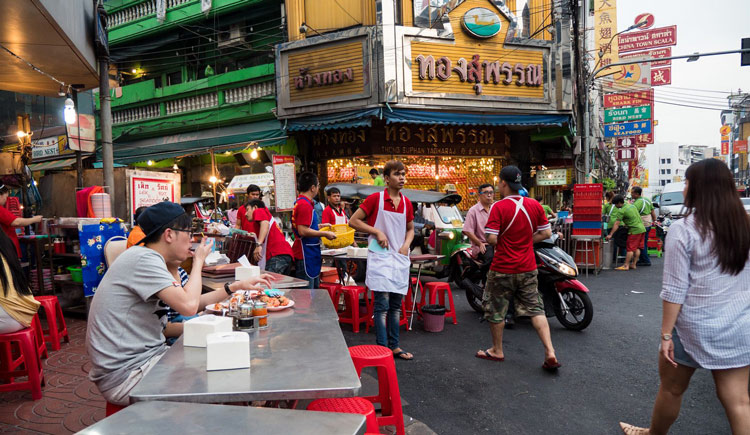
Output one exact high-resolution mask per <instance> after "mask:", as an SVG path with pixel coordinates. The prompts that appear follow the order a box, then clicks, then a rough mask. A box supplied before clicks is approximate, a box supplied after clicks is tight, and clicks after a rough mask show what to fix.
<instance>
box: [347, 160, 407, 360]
mask: <svg viewBox="0 0 750 435" xmlns="http://www.w3.org/2000/svg"><path fill="white" fill-rule="evenodd" d="M383 177H384V181H385V185H386V188H385V190H384V191H382V192H378V193H374V194H372V195H370V196H368V197H367V198H366V199H365V200H364V202H362V205H361V206H360V207H359V209H358V210H357V211H356V212H355V213H354V215H353V216H352V218H351V220H350V222H349V225H351V227H352V228H354V229H355V230H357V231H361V232H364V233H368V234H369V235H370V237H369V244H368V253H367V279H366V281H365V284H367V287H368V288H369V289H370V290H371V291H372V292H373V293H374V295H375V309H374V311H375V335H376V341H377V344H379V345H380V346H386V347H388V348H390V349H391V350H392V351H393V356H394V357H395V358H401V359H404V360H411V359H413V358H414V356H413V355H412V354H411V353H409V352H406V351H404V350H403V349H401V347H400V344H399V323H400V320H401V302H402V299H403V297H404V295H405V294H406V293H407V291H408V289H409V269H410V268H411V261H410V260H409V247H410V246H411V242H412V240H413V239H414V209H413V207H412V204H411V202H410V201H409V199H408V198H406V197H405V196H404V195H402V194H401V189H403V187H404V183H405V182H406V168H405V167H404V164H403V163H401V162H399V161H390V162H388V163H386V165H385V168H384V169H383Z"/></svg>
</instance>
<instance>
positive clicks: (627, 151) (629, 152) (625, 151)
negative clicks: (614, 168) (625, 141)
mask: <svg viewBox="0 0 750 435" xmlns="http://www.w3.org/2000/svg"><path fill="white" fill-rule="evenodd" d="M637 156H638V148H635V147H633V148H617V161H618V162H629V161H631V160H635V159H636V157H637Z"/></svg>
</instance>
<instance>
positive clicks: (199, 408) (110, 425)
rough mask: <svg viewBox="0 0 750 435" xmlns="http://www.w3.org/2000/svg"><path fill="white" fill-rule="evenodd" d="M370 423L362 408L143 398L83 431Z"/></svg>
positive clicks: (358, 428) (359, 430)
mask: <svg viewBox="0 0 750 435" xmlns="http://www.w3.org/2000/svg"><path fill="white" fill-rule="evenodd" d="M365 428H366V425H365V417H364V416H363V415H358V414H340V413H333V412H316V411H296V410H290V409H273V408H254V407H252V406H228V405H201V404H195V403H173V402H142V403H136V404H134V405H131V406H128V407H127V408H125V409H123V410H122V411H120V412H118V413H117V414H114V415H112V416H109V417H107V418H105V419H104V420H101V421H100V422H98V423H96V424H94V425H92V426H89V427H87V428H86V429H84V430H82V431H80V432H78V433H79V434H90V435H99V434H132V433H138V434H141V435H145V434H159V435H167V434H174V435H184V434H189V433H196V434H210V433H219V432H220V433H237V434H263V435H269V434H300V435H302V434H305V435H328V434H334V433H335V434H347V435H348V434H351V435H362V434H364V433H365Z"/></svg>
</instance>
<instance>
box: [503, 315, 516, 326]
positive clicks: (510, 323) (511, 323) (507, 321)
mask: <svg viewBox="0 0 750 435" xmlns="http://www.w3.org/2000/svg"><path fill="white" fill-rule="evenodd" d="M515 324H516V321H515V320H514V319H513V316H505V327H506V328H508V329H513V326H514V325H515Z"/></svg>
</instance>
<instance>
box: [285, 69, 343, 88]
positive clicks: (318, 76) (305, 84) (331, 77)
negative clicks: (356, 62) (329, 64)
mask: <svg viewBox="0 0 750 435" xmlns="http://www.w3.org/2000/svg"><path fill="white" fill-rule="evenodd" d="M353 81H354V70H353V69H351V68H346V69H335V70H331V71H324V72H317V73H310V68H308V67H305V68H300V69H299V75H298V76H297V77H295V78H294V87H295V88H297V89H299V90H302V89H305V88H313V87H316V86H329V85H335V84H339V83H344V82H353Z"/></svg>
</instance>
